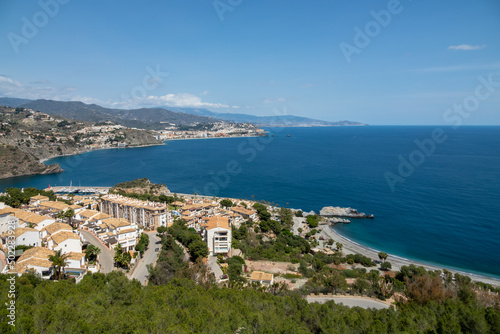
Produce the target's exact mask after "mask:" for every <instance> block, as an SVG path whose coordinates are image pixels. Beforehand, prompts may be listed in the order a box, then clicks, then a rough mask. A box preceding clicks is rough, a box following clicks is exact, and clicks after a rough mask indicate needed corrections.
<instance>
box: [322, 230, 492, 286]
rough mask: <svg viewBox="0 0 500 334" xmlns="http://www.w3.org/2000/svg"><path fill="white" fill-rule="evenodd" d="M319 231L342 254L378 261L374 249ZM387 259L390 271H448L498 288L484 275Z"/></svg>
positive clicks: (398, 257) (400, 259)
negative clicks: (411, 268) (417, 268)
mask: <svg viewBox="0 0 500 334" xmlns="http://www.w3.org/2000/svg"><path fill="white" fill-rule="evenodd" d="M317 229H318V230H320V235H323V236H324V237H325V238H326V239H330V238H331V239H333V240H334V242H340V243H341V244H342V245H343V247H342V252H343V253H347V254H355V253H358V254H361V255H364V256H366V257H369V258H372V259H374V260H376V259H378V252H379V251H377V250H375V249H372V248H370V247H368V246H364V245H361V244H359V243H356V242H354V241H352V240H350V239H348V238H346V237H344V236H342V235H340V234H339V233H337V232H336V231H335V230H333V229H332V227H331V226H330V225H320V226H319V227H318V228H317ZM388 255H389V257H388V258H387V261H388V262H390V263H391V265H392V269H391V270H392V271H399V270H400V269H401V267H402V266H408V265H410V264H414V265H416V266H422V267H424V268H425V269H427V270H441V271H442V270H443V269H446V270H449V271H450V272H452V273H459V274H460V275H466V276H469V277H470V278H471V279H472V280H473V281H476V282H483V283H487V284H491V285H495V286H500V279H497V278H492V277H488V276H484V275H479V274H474V273H468V272H465V271H460V270H457V269H451V268H447V267H446V266H437V265H430V264H426V263H423V262H419V261H416V260H415V261H413V260H411V259H406V258H403V257H400V256H397V255H393V254H388Z"/></svg>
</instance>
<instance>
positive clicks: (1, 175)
mask: <svg viewBox="0 0 500 334" xmlns="http://www.w3.org/2000/svg"><path fill="white" fill-rule="evenodd" d="M0 157H2V159H1V161H0V179H5V178H9V177H14V176H23V175H37V174H54V173H60V172H63V170H62V169H61V167H60V166H59V164H55V165H50V166H47V165H45V164H43V163H41V162H40V161H39V160H38V159H37V158H36V157H35V156H34V155H32V154H30V153H26V152H24V151H22V150H21V149H19V148H18V147H16V146H11V145H2V144H0Z"/></svg>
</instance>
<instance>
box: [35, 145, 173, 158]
mask: <svg viewBox="0 0 500 334" xmlns="http://www.w3.org/2000/svg"><path fill="white" fill-rule="evenodd" d="M161 145H165V142H163V143H161V144H145V145H137V146H127V147H101V148H97V149H95V150H88V151H81V152H75V153H71V154H61V155H54V156H51V157H49V158H44V159H40V162H41V163H45V162H46V161H48V160H50V159H55V158H60V157H70V156H72V155H79V154H84V153H88V152H94V151H102V150H111V149H127V148H136V147H149V146H161Z"/></svg>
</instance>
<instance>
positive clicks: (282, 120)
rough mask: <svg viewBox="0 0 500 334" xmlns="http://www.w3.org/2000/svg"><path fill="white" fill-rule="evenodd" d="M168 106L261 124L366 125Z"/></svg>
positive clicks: (195, 113) (351, 122) (181, 110)
mask: <svg viewBox="0 0 500 334" xmlns="http://www.w3.org/2000/svg"><path fill="white" fill-rule="evenodd" d="M164 108H168V109H169V110H173V111H179V112H185V113H188V114H193V115H199V116H208V117H212V118H216V119H220V120H225V121H231V122H239V123H253V124H256V125H260V126H360V125H366V124H363V123H359V122H353V121H338V122H327V121H322V120H317V119H312V118H307V117H301V116H294V115H277V116H254V115H247V114H232V113H216V112H213V111H210V110H208V109H202V108H169V107H164Z"/></svg>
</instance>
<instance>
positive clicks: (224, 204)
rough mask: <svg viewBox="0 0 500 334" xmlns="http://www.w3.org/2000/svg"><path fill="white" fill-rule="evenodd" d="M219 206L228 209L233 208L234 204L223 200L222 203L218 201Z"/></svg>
mask: <svg viewBox="0 0 500 334" xmlns="http://www.w3.org/2000/svg"><path fill="white" fill-rule="evenodd" d="M220 206H221V207H223V208H230V207H233V206H234V203H233V202H231V200H230V199H227V198H226V199H223V200H222V201H220Z"/></svg>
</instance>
